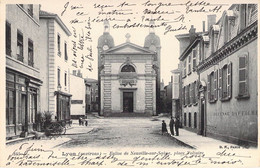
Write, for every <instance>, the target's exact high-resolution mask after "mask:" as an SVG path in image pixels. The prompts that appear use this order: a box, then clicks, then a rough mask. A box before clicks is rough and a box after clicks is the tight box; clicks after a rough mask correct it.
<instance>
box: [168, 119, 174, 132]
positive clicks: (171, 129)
mask: <svg viewBox="0 0 260 168" xmlns="http://www.w3.org/2000/svg"><path fill="white" fill-rule="evenodd" d="M173 125H174V120H173V118H172V117H171V120H170V124H169V126H170V131H171V134H172V135H174V130H173Z"/></svg>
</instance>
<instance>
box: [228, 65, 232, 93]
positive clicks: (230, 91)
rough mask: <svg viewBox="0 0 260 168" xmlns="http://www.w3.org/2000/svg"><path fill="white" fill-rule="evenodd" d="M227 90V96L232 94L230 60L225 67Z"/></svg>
mask: <svg viewBox="0 0 260 168" xmlns="http://www.w3.org/2000/svg"><path fill="white" fill-rule="evenodd" d="M227 71H228V73H227V91H228V98H231V96H232V62H230V63H229V64H228V69H227Z"/></svg>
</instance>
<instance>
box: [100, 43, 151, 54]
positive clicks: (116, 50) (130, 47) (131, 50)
mask: <svg viewBox="0 0 260 168" xmlns="http://www.w3.org/2000/svg"><path fill="white" fill-rule="evenodd" d="M103 54H109V55H110V54H144V55H145V54H155V52H153V51H150V50H147V49H145V48H143V47H141V46H138V45H136V44H133V43H130V42H127V43H123V44H121V45H118V46H115V47H113V48H111V49H109V50H107V51H106V52H104V53H103Z"/></svg>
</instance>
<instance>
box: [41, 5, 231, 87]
mask: <svg viewBox="0 0 260 168" xmlns="http://www.w3.org/2000/svg"><path fill="white" fill-rule="evenodd" d="M47 2H50V1H47ZM47 2H43V1H41V9H42V10H44V11H48V12H52V13H56V14H58V15H59V17H60V18H61V19H62V21H63V22H64V23H65V25H66V26H67V27H68V28H69V30H70V31H71V32H72V33H73V32H74V31H73V30H76V34H78V33H80V32H81V29H82V28H83V29H84V33H86V32H87V29H86V28H84V26H86V25H87V23H82V24H75V23H73V24H72V23H71V21H72V20H74V19H76V18H77V19H78V20H84V21H85V20H88V18H90V19H91V20H93V19H102V18H103V19H104V18H110V19H116V21H110V34H111V35H112V37H113V38H114V41H115V45H120V44H122V43H124V42H125V41H126V38H125V34H127V33H129V34H130V35H131V38H130V41H131V42H132V43H134V44H137V45H139V46H143V45H144V40H145V37H146V36H147V35H148V34H149V28H147V27H146V28H129V29H122V28H121V29H116V28H113V26H114V25H115V24H121V25H124V24H125V23H129V24H133V23H143V24H149V19H151V18H152V19H157V20H156V21H155V24H161V23H162V22H163V21H161V20H160V19H165V22H169V23H168V26H169V25H170V26H171V27H172V28H179V27H181V26H182V27H183V26H186V30H178V31H172V32H166V30H167V29H166V27H167V26H161V27H156V28H155V34H156V35H158V36H159V37H160V40H161V78H162V79H163V80H164V83H165V85H167V84H168V82H169V81H170V79H171V70H174V69H176V68H177V67H178V63H179V59H178V57H179V55H180V53H179V42H178V40H177V39H176V38H175V35H177V34H183V33H188V31H189V29H190V27H191V25H194V27H195V28H196V32H200V31H202V22H203V21H206V30H207V15H209V14H216V15H217V20H218V19H219V18H220V17H221V15H222V13H223V11H224V10H225V9H227V8H228V7H229V6H230V5H231V4H227V3H226V2H225V3H219V4H225V5H223V6H222V7H221V9H220V10H219V11H217V12H207V13H206V12H189V13H187V12H186V9H187V5H176V6H174V5H173V4H171V6H166V5H167V4H168V5H169V3H170V2H173V1H170V0H169V1H166V0H162V1H158V0H153V1H152V0H151V1H149V0H148V1H147V0H142V1H136V0H132V1H127V3H128V5H129V6H126V5H125V6H123V7H122V6H119V5H120V4H121V3H123V2H124V1H118V0H117V1H116V0H110V1H101V0H97V1H89V2H88V1H80V0H77V1H62V0H61V1H58V2H55V3H47ZM147 2H148V3H147ZM196 2H197V1H192V2H190V3H189V2H188V1H174V4H186V3H189V5H191V6H190V9H201V8H202V7H203V6H204V8H206V9H213V8H214V7H216V6H214V5H213V4H210V5H208V6H205V5H197V6H192V5H194V3H196ZM201 2H204V1H201ZM191 3H193V4H191ZM133 4H136V5H133ZM102 5H103V6H102ZM112 5H113V7H108V6H112ZM131 5H133V6H131ZM217 5H218V4H217ZM65 6H66V7H65ZM76 6H77V7H80V9H73V8H75V7H76ZM106 6H107V7H106ZM118 6H119V7H118ZM81 7H82V8H81ZM156 7H157V10H156V11H157V12H158V13H159V12H161V13H160V14H158V13H157V14H150V13H145V12H144V10H145V9H149V10H151V11H155V8H156ZM65 8H66V10H65ZM114 9H116V10H117V12H123V13H131V12H132V13H133V14H131V15H118V14H111V13H108V12H111V11H113V10H114ZM64 10H65V11H64ZM122 10H123V11H122ZM63 11H64V12H63ZM166 11H167V12H171V13H168V14H164V13H163V12H166ZM62 12H63V14H62ZM78 12H81V14H86V15H84V16H77V14H78V15H79V14H80V13H78ZM99 12H101V13H102V12H103V13H104V14H103V15H102V14H99ZM61 14H62V16H61ZM158 17H159V19H158ZM181 17H184V19H183V20H182V19H181ZM127 19H130V20H131V21H129V20H128V21H129V22H127ZM158 20H159V21H158ZM176 20H178V22H176V23H173V22H174V21H176ZM74 21H75V20H74ZM90 23H91V26H90V27H91V30H90V32H91V35H90V37H91V38H92V41H91V42H90V41H85V44H84V45H85V46H84V47H85V48H84V49H83V51H82V53H83V54H86V53H90V52H89V51H88V50H87V46H92V55H93V57H92V58H93V59H94V61H90V60H87V59H85V61H84V66H83V68H80V69H81V71H83V76H84V77H86V76H87V77H89V78H95V79H97V40H98V37H99V36H101V35H102V34H103V30H104V29H103V22H98V23H96V22H90ZM72 27H74V29H73V28H72ZM168 28H169V27H168ZM77 39H78V38H74V37H73V35H72V36H71V40H75V41H77ZM70 42H71V41H70ZM77 42H78V41H77ZM71 47H72V44H70V48H71ZM69 54H70V55H73V53H72V51H71V50H69ZM79 55H80V51H78V57H77V59H78V61H77V63H78V64H79V62H80V56H79ZM72 57H73V56H72ZM89 62H91V64H92V67H93V70H92V72H90V71H89V70H88V69H87V66H88V65H89ZM78 68H79V67H78ZM72 69H74V67H73V68H72Z"/></svg>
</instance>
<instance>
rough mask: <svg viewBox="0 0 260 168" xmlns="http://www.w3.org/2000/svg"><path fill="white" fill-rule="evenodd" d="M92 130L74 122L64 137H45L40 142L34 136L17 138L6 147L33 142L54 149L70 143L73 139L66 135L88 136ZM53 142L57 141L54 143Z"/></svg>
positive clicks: (76, 121) (7, 143)
mask: <svg viewBox="0 0 260 168" xmlns="http://www.w3.org/2000/svg"><path fill="white" fill-rule="evenodd" d="M92 130H93V127H90V126H79V125H78V120H73V122H72V125H71V127H68V128H67V130H66V133H65V134H64V135H57V136H50V137H46V136H44V137H43V138H42V139H40V140H37V139H33V137H34V135H29V136H28V137H25V138H17V139H13V140H8V141H6V145H7V146H17V145H20V144H22V143H26V142H32V143H35V144H38V143H40V144H45V145H46V144H48V146H50V148H52V147H56V146H59V144H61V143H65V142H67V141H70V140H71V138H69V137H66V135H78V134H87V133H89V132H90V131H92ZM53 140H55V141H53ZM50 141H51V143H50Z"/></svg>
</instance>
